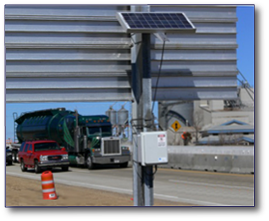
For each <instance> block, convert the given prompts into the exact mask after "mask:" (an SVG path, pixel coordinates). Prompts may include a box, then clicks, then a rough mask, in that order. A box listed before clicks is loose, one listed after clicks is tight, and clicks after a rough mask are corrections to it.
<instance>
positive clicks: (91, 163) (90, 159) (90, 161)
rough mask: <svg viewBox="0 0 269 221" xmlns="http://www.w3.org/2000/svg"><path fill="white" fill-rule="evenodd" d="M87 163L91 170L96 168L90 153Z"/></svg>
mask: <svg viewBox="0 0 269 221" xmlns="http://www.w3.org/2000/svg"><path fill="white" fill-rule="evenodd" d="M86 164H87V167H88V169H89V170H92V169H94V163H93V162H92V157H91V156H90V154H88V156H87V160H86Z"/></svg>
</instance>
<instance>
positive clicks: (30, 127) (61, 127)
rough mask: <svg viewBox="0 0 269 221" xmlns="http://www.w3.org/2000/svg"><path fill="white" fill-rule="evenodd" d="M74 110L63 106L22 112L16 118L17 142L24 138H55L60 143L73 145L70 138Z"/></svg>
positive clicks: (24, 139)
mask: <svg viewBox="0 0 269 221" xmlns="http://www.w3.org/2000/svg"><path fill="white" fill-rule="evenodd" d="M74 120H75V116H74V112H71V111H66V110H65V108H57V109H49V110H41V111H35V112H30V113H26V114H23V115H22V116H20V117H19V118H17V119H16V123H17V124H18V126H17V129H16V133H17V137H18V140H19V142H20V143H21V142H23V141H26V140H42V139H49V140H55V141H57V142H58V143H59V144H60V145H65V146H66V145H68V146H74V141H73V138H72V135H73V134H72V133H73V128H74V126H73V125H74Z"/></svg>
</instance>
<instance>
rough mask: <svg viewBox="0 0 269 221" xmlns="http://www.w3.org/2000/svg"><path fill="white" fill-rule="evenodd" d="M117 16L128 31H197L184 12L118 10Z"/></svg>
mask: <svg viewBox="0 0 269 221" xmlns="http://www.w3.org/2000/svg"><path fill="white" fill-rule="evenodd" d="M116 17H117V19H118V21H119V22H120V24H121V26H122V27H123V29H124V30H125V32H127V33H156V32H184V33H185V32H187V33H194V32H195V31H196V28H195V26H194V25H193V24H192V22H191V21H190V20H189V18H188V17H187V16H186V15H185V14H184V13H183V12H118V13H117V14H116Z"/></svg>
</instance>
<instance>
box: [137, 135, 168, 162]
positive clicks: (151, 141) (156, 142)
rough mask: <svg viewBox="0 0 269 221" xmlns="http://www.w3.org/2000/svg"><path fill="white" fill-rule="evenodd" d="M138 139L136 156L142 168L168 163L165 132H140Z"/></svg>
mask: <svg viewBox="0 0 269 221" xmlns="http://www.w3.org/2000/svg"><path fill="white" fill-rule="evenodd" d="M139 137H140V139H139V138H138V154H139V160H140V161H141V164H142V165H143V166H147V165H156V164H167V163H168V152H167V133H166V131H154V132H141V134H140V136H139Z"/></svg>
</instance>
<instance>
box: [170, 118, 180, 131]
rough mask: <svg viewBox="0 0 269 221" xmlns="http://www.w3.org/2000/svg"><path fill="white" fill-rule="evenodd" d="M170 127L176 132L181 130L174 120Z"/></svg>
mask: <svg viewBox="0 0 269 221" xmlns="http://www.w3.org/2000/svg"><path fill="white" fill-rule="evenodd" d="M171 127H173V129H174V130H175V131H176V132H177V131H178V130H179V129H180V128H181V125H180V123H179V122H178V121H177V120H176V121H175V122H174V123H173V124H172V125H171Z"/></svg>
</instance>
